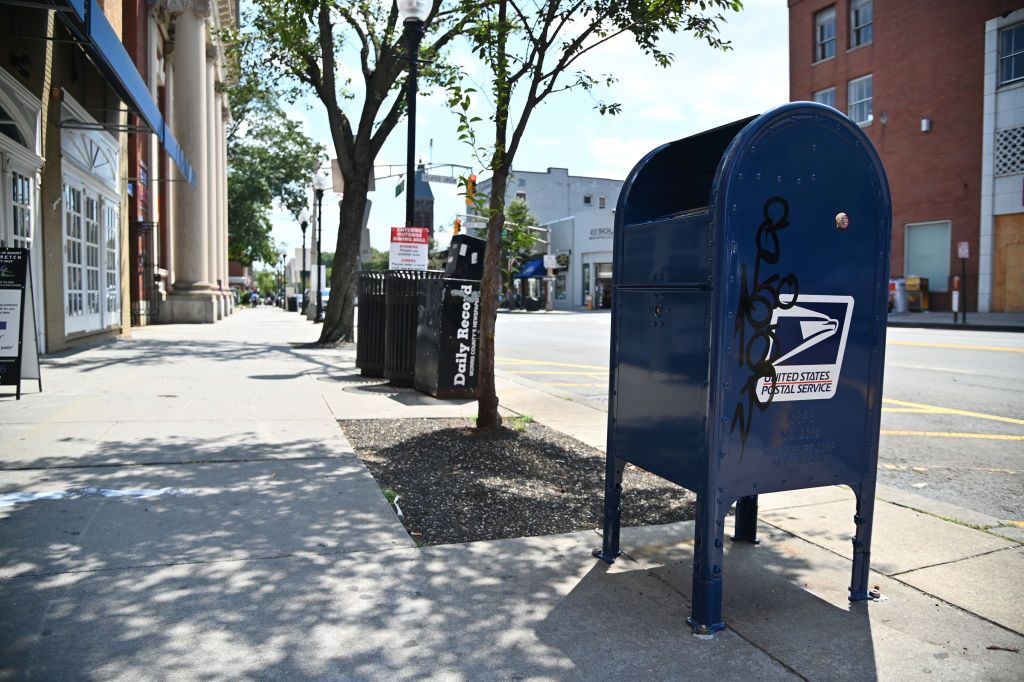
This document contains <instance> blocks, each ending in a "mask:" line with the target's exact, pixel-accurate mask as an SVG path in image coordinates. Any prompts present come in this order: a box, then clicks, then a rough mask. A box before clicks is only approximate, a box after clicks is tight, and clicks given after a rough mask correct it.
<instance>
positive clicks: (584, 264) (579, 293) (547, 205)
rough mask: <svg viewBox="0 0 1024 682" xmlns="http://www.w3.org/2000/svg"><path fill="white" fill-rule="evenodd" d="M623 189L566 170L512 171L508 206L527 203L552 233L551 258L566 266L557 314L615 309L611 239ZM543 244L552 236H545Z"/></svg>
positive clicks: (535, 287) (537, 285) (535, 284)
mask: <svg viewBox="0 0 1024 682" xmlns="http://www.w3.org/2000/svg"><path fill="white" fill-rule="evenodd" d="M622 183H623V181H622V180H613V179H609V178H592V177H586V176H577V175H570V174H569V171H568V169H566V168H548V169H547V170H546V171H544V172H543V173H541V172H535V171H519V170H513V171H512V176H511V178H510V180H509V185H508V190H507V193H506V196H505V203H506V205H508V204H509V203H511V202H512V201H515V200H516V199H521V200H524V201H526V203H527V205H528V206H529V207H530V213H532V214H533V215H534V216H535V217H536V218H537V222H538V224H539V226H540V227H544V228H549V229H550V236H551V244H550V253H551V254H553V255H556V256H558V257H559V261H560V263H561V264H562V265H561V266H560V267H559V268H558V269H557V270H555V281H554V287H553V288H554V296H553V302H554V308H555V309H556V310H580V309H584V308H587V307H588V306H589V307H593V308H594V309H598V308H609V307H611V291H612V236H613V234H614V227H615V205H616V203H617V202H618V200H619V192H620V191H621V189H622ZM490 185H491V182H490V180H483V181H481V182H480V183H479V185H478V191H481V192H484V193H487V192H489V191H490ZM541 239H544V240H546V239H547V236H546V235H543V234H541ZM535 251H536V252H537V253H538V254H543V253H547V252H548V245H546V244H537V246H536V247H535ZM543 285H544V283H543V281H542V280H539V279H538V278H532V279H531V284H530V290H531V291H536V292H539V291H542V288H541V287H543Z"/></svg>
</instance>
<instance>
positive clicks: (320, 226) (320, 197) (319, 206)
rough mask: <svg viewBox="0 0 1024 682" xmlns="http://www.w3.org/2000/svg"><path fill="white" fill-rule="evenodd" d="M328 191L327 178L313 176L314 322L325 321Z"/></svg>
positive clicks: (318, 175) (319, 175)
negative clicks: (324, 241)
mask: <svg viewBox="0 0 1024 682" xmlns="http://www.w3.org/2000/svg"><path fill="white" fill-rule="evenodd" d="M326 189H327V176H326V175H321V174H320V173H317V174H316V175H315V176H313V190H314V191H315V192H316V318H314V320H313V321H314V322H323V321H324V297H323V295H321V293H320V292H321V291H323V288H324V282H323V274H321V273H323V259H322V258H321V257H320V237H321V236H322V235H323V231H324V209H323V202H324V191H325V190H326Z"/></svg>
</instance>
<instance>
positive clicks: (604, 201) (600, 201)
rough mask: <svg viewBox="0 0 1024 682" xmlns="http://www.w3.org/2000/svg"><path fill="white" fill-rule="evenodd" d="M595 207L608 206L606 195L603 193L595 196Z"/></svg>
mask: <svg viewBox="0 0 1024 682" xmlns="http://www.w3.org/2000/svg"><path fill="white" fill-rule="evenodd" d="M597 207H598V208H607V207H608V197H606V196H605V195H603V194H602V195H601V196H599V197H598V198H597Z"/></svg>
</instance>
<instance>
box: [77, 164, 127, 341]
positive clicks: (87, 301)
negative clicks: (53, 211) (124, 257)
mask: <svg viewBox="0 0 1024 682" xmlns="http://www.w3.org/2000/svg"><path fill="white" fill-rule="evenodd" d="M118 228H119V222H118V211H117V202H116V201H114V199H113V198H112V197H106V196H101V195H99V194H97V193H94V192H93V191H92V190H90V189H89V188H88V187H84V186H81V185H79V186H73V185H69V184H65V185H64V278H65V279H64V283H65V291H66V292H67V298H66V300H65V310H64V315H65V321H64V325H65V329H66V330H67V333H69V334H71V333H75V332H87V331H94V330H97V329H103V328H106V327H112V326H115V325H118V324H120V323H121V319H120V317H121V289H120V258H119V252H120V248H119V246H118V234H119V231H118Z"/></svg>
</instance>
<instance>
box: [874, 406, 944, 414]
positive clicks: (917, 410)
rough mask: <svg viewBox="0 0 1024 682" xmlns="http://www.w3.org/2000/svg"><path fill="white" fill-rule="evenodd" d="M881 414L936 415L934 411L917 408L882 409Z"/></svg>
mask: <svg viewBox="0 0 1024 682" xmlns="http://www.w3.org/2000/svg"><path fill="white" fill-rule="evenodd" d="M882 412H889V413H896V412H902V413H904V414H936V412H935V410H925V409H921V408H919V407H883V408H882Z"/></svg>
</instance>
